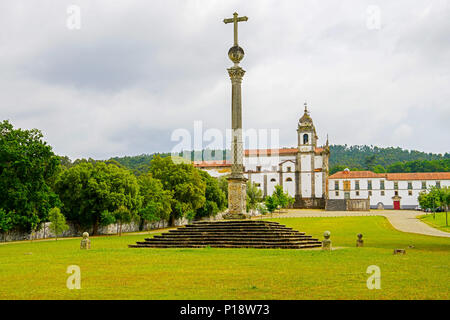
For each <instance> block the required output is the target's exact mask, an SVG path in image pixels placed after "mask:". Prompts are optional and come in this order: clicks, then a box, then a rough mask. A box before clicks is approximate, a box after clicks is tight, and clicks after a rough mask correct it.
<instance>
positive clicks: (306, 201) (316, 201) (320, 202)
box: [293, 195, 325, 209]
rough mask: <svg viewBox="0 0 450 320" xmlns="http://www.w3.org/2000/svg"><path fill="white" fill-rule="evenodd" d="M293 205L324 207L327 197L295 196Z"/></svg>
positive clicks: (304, 207)
mask: <svg viewBox="0 0 450 320" xmlns="http://www.w3.org/2000/svg"><path fill="white" fill-rule="evenodd" d="M293 207H294V208H295V209H324V208H325V199H323V198H300V197H299V196H298V195H297V196H295V202H294V205H293Z"/></svg>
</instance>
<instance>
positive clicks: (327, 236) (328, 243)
mask: <svg viewBox="0 0 450 320" xmlns="http://www.w3.org/2000/svg"><path fill="white" fill-rule="evenodd" d="M330 235H331V232H330V231H325V232H324V233H323V237H324V239H323V241H322V250H331V240H330Z"/></svg>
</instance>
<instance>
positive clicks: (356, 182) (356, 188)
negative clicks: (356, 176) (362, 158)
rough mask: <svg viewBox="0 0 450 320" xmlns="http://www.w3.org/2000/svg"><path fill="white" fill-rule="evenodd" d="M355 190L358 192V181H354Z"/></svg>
mask: <svg viewBox="0 0 450 320" xmlns="http://www.w3.org/2000/svg"><path fill="white" fill-rule="evenodd" d="M355 190H359V180H356V181H355Z"/></svg>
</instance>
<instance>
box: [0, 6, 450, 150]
mask: <svg viewBox="0 0 450 320" xmlns="http://www.w3.org/2000/svg"><path fill="white" fill-rule="evenodd" d="M76 2H77V4H78V5H79V6H80V7H81V19H82V28H81V30H78V31H77V30H72V31H71V30H68V29H67V28H66V18H67V13H66V8H67V6H68V5H70V4H74V3H73V1H58V2H57V4H55V3H54V2H53V1H49V0H48V1H45V0H42V1H39V2H33V3H31V4H30V2H29V1H25V0H23V1H20V0H14V1H13V0H7V1H2V3H1V4H0V68H1V69H2V73H0V85H1V88H2V90H1V91H0V101H1V108H0V118H1V119H10V120H11V121H12V122H13V124H14V125H15V126H19V127H25V128H31V127H37V128H39V129H41V130H42V131H43V132H44V134H45V138H46V139H47V140H48V142H49V143H50V144H51V145H52V146H53V147H54V149H55V151H56V152H58V153H60V154H65V155H69V156H70V157H72V158H76V157H94V158H109V157H111V156H116V155H125V154H128V155H132V154H139V153H151V152H157V151H169V150H171V149H172V147H173V146H174V144H175V143H174V142H171V141H170V136H171V133H172V131H173V130H175V129H177V128H186V129H188V130H192V128H193V122H194V121H195V120H203V121H204V127H205V129H206V128H219V129H221V130H224V129H225V128H227V127H229V125H230V121H231V120H230V109H231V108H230V96H231V93H230V83H229V79H228V75H227V72H226V70H225V69H226V68H228V67H230V66H231V62H230V61H229V60H228V58H227V51H228V48H229V47H230V46H231V44H232V27H231V26H230V25H224V24H223V22H222V19H223V18H225V17H231V15H232V13H233V12H234V11H236V10H237V11H238V12H239V14H241V15H247V16H248V17H249V20H248V22H245V23H241V24H240V26H239V27H240V28H239V30H240V34H239V39H240V40H239V41H240V44H241V46H242V47H243V48H244V50H245V52H246V56H245V58H244V60H243V61H242V67H243V68H244V69H245V70H246V71H247V73H246V74H245V76H244V81H243V124H244V126H245V127H246V128H276V129H280V138H281V142H280V144H281V145H282V146H283V145H284V146H290V145H295V143H296V131H295V130H296V124H297V120H298V118H299V117H300V116H301V114H302V111H303V102H304V100H307V101H308V104H309V106H310V110H311V115H312V117H313V119H314V122H315V125H316V127H317V131H318V134H319V138H320V140H319V141H321V142H324V141H325V137H326V134H327V133H329V135H330V142H331V143H339V144H344V143H346V144H369V145H370V144H372V145H380V146H389V145H399V146H402V147H407V148H414V149H419V150H424V151H427V152H440V153H444V152H448V151H449V150H450V148H449V147H450V145H449V143H448V137H449V136H450V127H449V126H448V119H449V117H450V114H449V112H450V107H449V105H448V101H450V91H449V90H448V84H449V83H450V65H449V64H450V62H449V61H450V43H449V42H448V41H447V39H448V32H449V30H450V7H449V4H448V2H447V1H433V2H429V3H424V2H423V1H406V0H405V1H398V2H394V3H393V2H389V1H378V2H377V3H376V4H377V5H378V6H379V7H380V14H381V22H382V23H381V28H380V29H376V30H369V29H368V28H367V27H366V18H367V17H366V16H367V13H366V9H367V6H368V5H369V4H373V3H369V2H367V3H365V2H360V1H356V0H355V1H347V2H335V1H321V2H318V1H304V2H295V1H289V2H288V1H283V2H279V1H270V0H265V1H246V2H242V1H227V2H224V1H209V0H208V1H207V0H204V1H200V0H198V1H181V0H180V1H175V0H173V1H162V0H161V1H151V2H150V1H149V2H143V1H127V2H111V1H106V0H104V1H94V2H93V1H87V0H83V1H76Z"/></svg>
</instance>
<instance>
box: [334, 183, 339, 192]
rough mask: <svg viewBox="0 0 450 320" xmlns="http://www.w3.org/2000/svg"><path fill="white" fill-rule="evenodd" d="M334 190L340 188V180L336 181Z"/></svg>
mask: <svg viewBox="0 0 450 320" xmlns="http://www.w3.org/2000/svg"><path fill="white" fill-rule="evenodd" d="M334 190H339V181H335V182H334Z"/></svg>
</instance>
